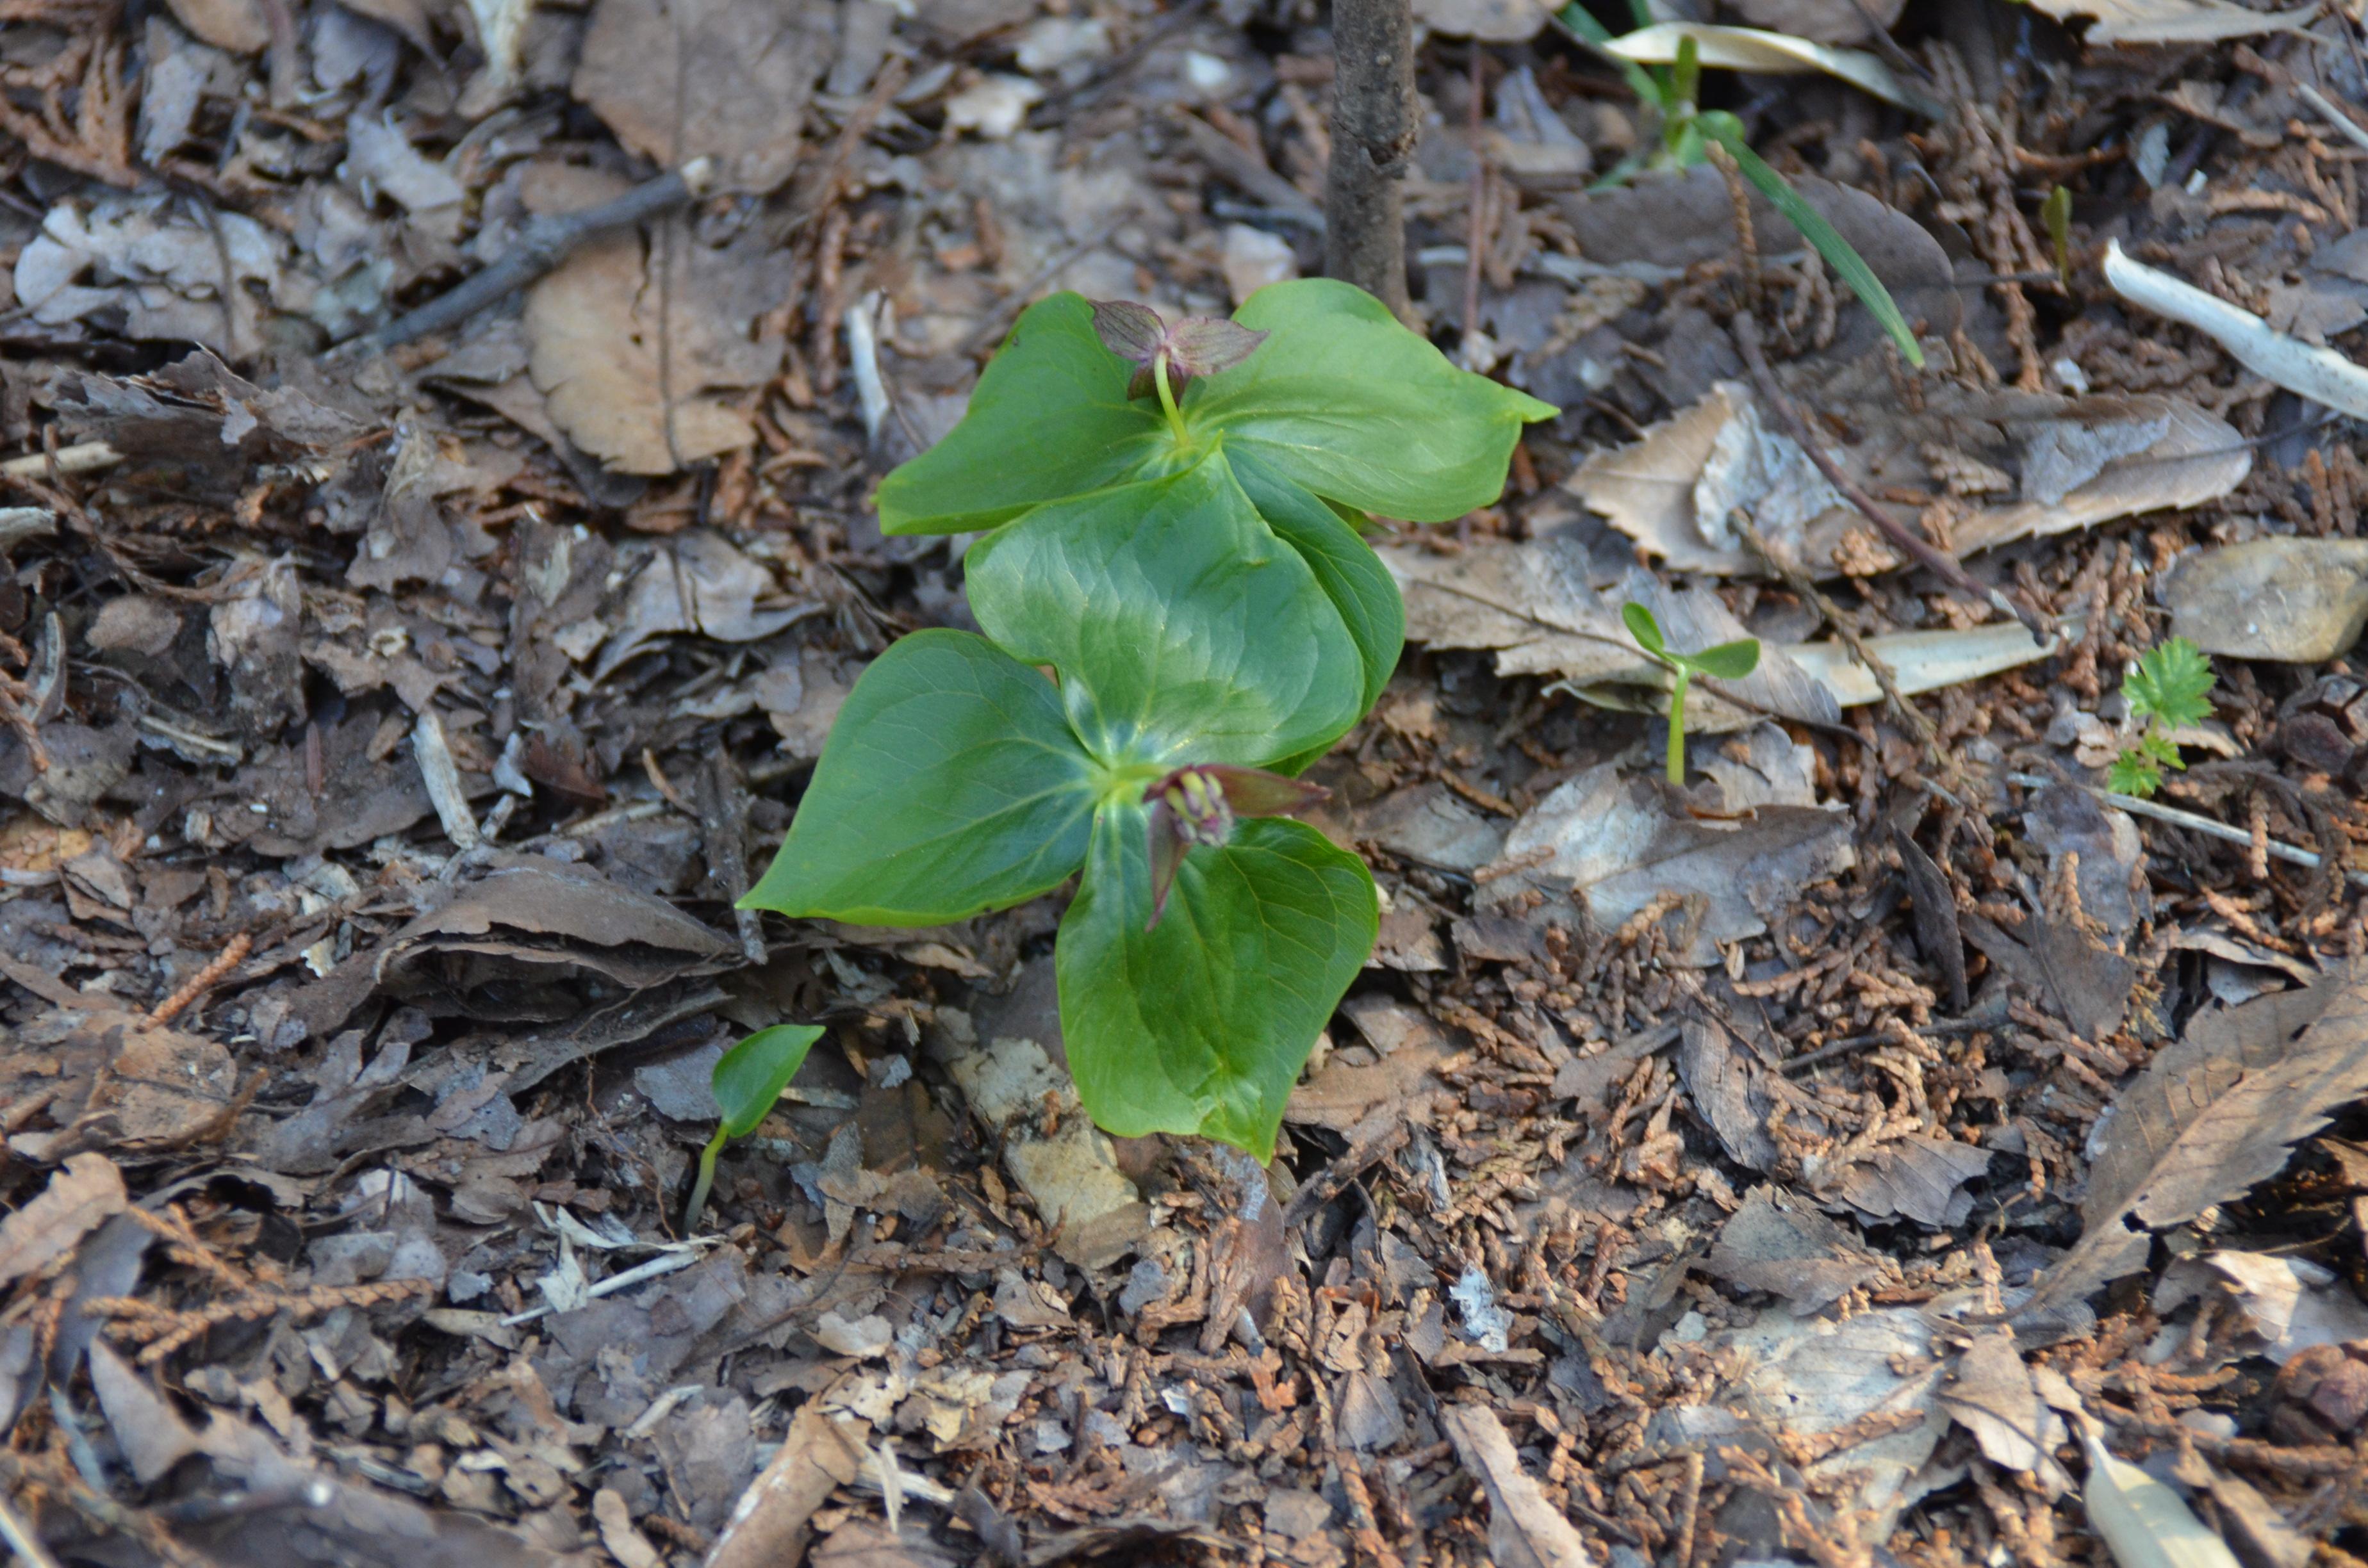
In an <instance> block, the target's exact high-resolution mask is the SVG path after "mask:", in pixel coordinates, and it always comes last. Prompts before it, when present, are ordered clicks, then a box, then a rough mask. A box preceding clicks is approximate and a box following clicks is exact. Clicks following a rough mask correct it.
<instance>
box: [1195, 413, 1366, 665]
mask: <svg viewBox="0 0 2368 1568" xmlns="http://www.w3.org/2000/svg"><path fill="white" fill-rule="evenodd" d="M1226 457H1227V458H1228V460H1230V461H1231V462H1232V464H1233V469H1234V477H1235V478H1236V479H1238V480H1240V481H1241V484H1242V491H1243V493H1244V494H1247V495H1248V496H1249V498H1250V503H1251V505H1253V506H1256V507H1258V515H1259V516H1260V517H1264V518H1265V519H1266V521H1267V526H1268V527H1269V528H1272V529H1273V530H1274V532H1275V537H1277V538H1278V539H1280V540H1282V541H1283V542H1284V543H1285V544H1288V545H1290V546H1291V547H1292V549H1293V550H1296V551H1299V553H1300V556H1301V558H1302V559H1303V560H1304V561H1305V562H1307V566H1308V570H1309V571H1311V572H1314V573H1315V582H1316V585H1318V586H1319V587H1321V588H1322V589H1323V590H1324V592H1325V595H1326V597H1328V598H1330V599H1331V601H1332V608H1335V609H1337V610H1338V611H1339V612H1340V619H1341V620H1342V621H1343V622H1344V623H1346V624H1347V626H1348V628H1349V636H1350V637H1351V638H1353V639H1355V640H1356V643H1357V656H1358V658H1359V660H1360V662H1361V663H1362V664H1363V665H1364V685H1365V699H1364V704H1363V706H1364V707H1365V708H1371V707H1372V705H1373V704H1374V703H1376V702H1378V701H1380V700H1381V697H1382V688H1383V687H1385V686H1387V685H1389V683H1390V676H1391V675H1392V674H1394V673H1395V671H1396V669H1397V667H1398V654H1399V653H1401V652H1403V651H1404V650H1405V648H1406V601H1405V600H1404V599H1402V598H1400V597H1398V585H1397V583H1396V581H1395V579H1393V578H1392V577H1391V576H1390V569H1389V568H1388V567H1386V566H1384V565H1383V564H1382V558H1381V557H1380V556H1378V555H1376V554H1374V553H1373V547H1372V545H1370V544H1367V543H1366V542H1365V541H1364V540H1361V539H1359V538H1358V537H1357V530H1356V529H1354V528H1350V527H1349V524H1348V522H1347V521H1346V520H1345V519H1343V518H1342V517H1341V516H1340V514H1339V513H1338V512H1336V511H1334V510H1333V509H1332V507H1331V506H1328V505H1326V503H1324V502H1322V501H1319V500H1317V499H1316V498H1315V496H1314V495H1311V494H1308V493H1307V492H1306V491H1304V490H1303V489H1301V488H1300V487H1299V486H1298V485H1296V484H1293V483H1291V481H1289V480H1287V479H1283V478H1281V477H1280V476H1279V475H1277V474H1276V473H1274V472H1272V471H1271V470H1269V468H1268V467H1267V466H1266V464H1264V463H1263V462H1260V461H1259V460H1257V459H1256V458H1251V457H1245V456H1243V455H1242V454H1240V453H1238V452H1231V451H1229V452H1227V453H1226Z"/></svg>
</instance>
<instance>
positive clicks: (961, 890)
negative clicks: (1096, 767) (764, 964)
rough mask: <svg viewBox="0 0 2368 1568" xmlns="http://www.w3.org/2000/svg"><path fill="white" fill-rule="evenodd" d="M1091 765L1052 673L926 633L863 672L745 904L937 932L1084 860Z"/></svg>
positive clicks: (1057, 880)
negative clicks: (768, 865) (778, 845)
mask: <svg viewBox="0 0 2368 1568" xmlns="http://www.w3.org/2000/svg"><path fill="white" fill-rule="evenodd" d="M1092 775H1093V764H1092V761H1091V759H1090V758H1088V757H1087V755H1086V752H1085V749H1084V748H1083V747H1082V746H1080V745H1079V744H1077V739H1076V735H1075V734H1074V733H1071V731H1070V728H1069V724H1068V721H1067V720H1066V719H1065V718H1064V716H1063V714H1062V710H1061V697H1060V694H1059V693H1058V692H1056V691H1055V690H1054V689H1053V684H1052V682H1050V681H1048V680H1046V679H1045V678H1044V677H1043V676H1042V675H1041V674H1040V673H1038V672H1037V671H1035V670H1032V669H1030V668H1029V667H1028V666H1027V665H1024V664H1021V663H1020V662H1019V660H1017V659H1015V658H1013V657H1012V656H1011V655H1010V654H1008V653H1004V652H1003V651H1001V650H1000V649H998V648H996V647H995V646H994V645H993V644H992V643H990V642H987V641H986V640H985V638H983V637H978V636H974V635H973V634H972V633H969V632H966V631H916V632H915V633H913V634H912V635H911V636H909V637H906V638H905V639H904V640H903V641H901V642H897V643H895V644H894V646H892V647H891V648H890V649H889V650H888V651H887V652H886V653H882V655H881V656H880V657H879V659H877V660H876V661H874V663H873V664H872V665H871V668H870V669H868V670H865V671H864V672H863V676H862V678H861V679H860V680H859V681H857V682H856V683H855V689H854V691H852V692H851V693H849V694H848V699H847V705H846V706H845V707H844V708H842V709H840V710H839V714H838V721H837V723H836V724H834V725H833V726H832V727H831V732H830V741H829V744H827V745H825V747H824V748H823V754H822V760H821V762H819V763H818V764H816V765H815V767H814V781H813V782H812V783H811V784H809V785H808V786H807V788H806V793H805V799H804V800H803V801H800V802H799V804H798V813H797V816H796V818H795V820H794V821H792V822H791V825H790V836H789V838H788V839H787V840H786V841H785V842H784V843H783V844H782V845H781V848H780V854H778V855H776V856H775V857H774V858H773V864H772V868H771V869H769V870H768V871H767V872H766V873H765V876H764V880H763V881H759V882H758V883H757V886H756V888H755V889H754V890H753V891H752V892H750V893H749V894H748V896H747V897H746V898H745V899H743V900H742V901H741V903H742V905H743V907H746V908H752V909H771V910H777V911H779V912H780V913H781V914H783V915H808V916H824V917H827V918H830V919H834V920H847V921H852V922H855V923H858V924H861V925H869V926H938V925H943V924H945V923H946V922H948V921H952V920H962V919H966V918H968V917H969V916H971V915H975V914H977V913H978V912H979V911H981V910H984V909H1000V908H1004V907H1006V906H1008V905H1010V904H1015V903H1022V902H1024V901H1025V900H1028V899H1030V898H1033V897H1035V896H1036V895H1037V894H1039V893H1042V892H1051V891H1052V890H1053V888H1055V887H1058V886H1059V885H1060V884H1061V883H1062V882H1063V881H1065V880H1066V879H1067V878H1068V876H1069V875H1070V873H1071V872H1073V871H1075V870H1076V869H1077V866H1078V864H1079V862H1081V861H1082V860H1084V858H1085V855H1086V843H1087V835H1088V833H1089V825H1088V824H1089V823H1090V820H1091V816H1092V812H1093V805H1094V794H1093V783H1092Z"/></svg>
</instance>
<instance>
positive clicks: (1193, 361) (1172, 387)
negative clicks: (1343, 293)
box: [1094, 300, 1266, 398]
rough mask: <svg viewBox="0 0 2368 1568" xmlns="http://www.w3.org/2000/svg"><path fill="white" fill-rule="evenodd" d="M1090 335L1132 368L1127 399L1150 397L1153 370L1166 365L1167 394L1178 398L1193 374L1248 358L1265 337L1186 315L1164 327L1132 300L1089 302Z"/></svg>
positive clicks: (1215, 320)
mask: <svg viewBox="0 0 2368 1568" xmlns="http://www.w3.org/2000/svg"><path fill="white" fill-rule="evenodd" d="M1094 334H1095V335H1096V336H1098V337H1099V338H1100V339H1101V340H1102V347H1105V348H1107V349H1109V350H1110V352H1111V353H1113V354H1115V355H1117V356H1118V357H1119V358H1121V359H1124V360H1126V361H1127V362H1128V363H1129V364H1131V365H1133V367H1134V379H1133V381H1129V382H1128V383H1127V387H1126V395H1127V396H1128V397H1130V398H1137V397H1149V396H1150V395H1151V394H1152V392H1154V391H1155V390H1156V384H1157V383H1156V379H1155V377H1154V376H1153V373H1152V367H1153V366H1154V365H1156V363H1158V361H1159V360H1160V359H1161V358H1166V359H1167V395H1168V396H1170V397H1179V398H1180V397H1182V396H1183V395H1184V388H1185V385H1186V383H1188V382H1190V381H1191V379H1192V378H1193V377H1195V376H1213V375H1215V374H1216V373H1217V372H1218V371H1220V370H1230V369H1233V368H1234V367H1235V366H1236V365H1238V364H1240V363H1241V362H1242V361H1243V360H1245V359H1247V358H1249V357H1250V354H1251V353H1252V351H1254V350H1255V349H1256V348H1257V347H1258V345H1259V344H1261V343H1264V342H1265V341H1266V334H1265V333H1263V332H1253V331H1251V330H1250V329H1249V328H1248V327H1246V326H1243V325H1242V324H1239V323H1238V322H1230V321H1226V320H1225V319H1224V318H1223V317H1222V316H1186V317H1184V318H1183V319H1182V320H1181V321H1178V322H1177V323H1175V324H1172V325H1171V324H1168V323H1167V322H1165V321H1162V320H1161V319H1160V316H1159V312H1157V311H1155V310H1153V309H1152V308H1151V307H1150V306H1149V305H1138V304H1136V303H1135V302H1134V301H1132V300H1097V301H1094Z"/></svg>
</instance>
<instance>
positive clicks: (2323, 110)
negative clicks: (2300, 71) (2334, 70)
mask: <svg viewBox="0 0 2368 1568" xmlns="http://www.w3.org/2000/svg"><path fill="white" fill-rule="evenodd" d="M2294 92H2295V94H2296V95H2297V96H2299V97H2301V99H2302V100H2303V102H2305V103H2306V104H2308V105H2309V106H2310V107H2311V108H2315V109H2317V111H2318V112H2319V113H2320V114H2321V115H2323V116H2324V117H2325V118H2326V119H2327V123H2328V124H2329V125H2331V126H2333V127H2335V129H2336V130H2337V131H2340V132H2342V134H2343V136H2344V138H2345V140H2347V141H2349V142H2351V144H2352V145H2353V146H2355V147H2362V148H2368V130H2362V129H2361V125H2360V122H2359V121H2358V120H2356V119H2352V118H2351V116H2350V115H2348V114H2346V113H2344V112H2343V111H2342V110H2341V109H2340V108H2337V107H2336V106H2335V104H2334V103H2333V102H2332V101H2330V100H2329V99H2328V96H2327V95H2326V94H2325V93H2322V92H2320V91H2319V90H2318V89H2317V87H2314V86H2312V85H2310V84H2309V83H2308V82H2296V83H2294Z"/></svg>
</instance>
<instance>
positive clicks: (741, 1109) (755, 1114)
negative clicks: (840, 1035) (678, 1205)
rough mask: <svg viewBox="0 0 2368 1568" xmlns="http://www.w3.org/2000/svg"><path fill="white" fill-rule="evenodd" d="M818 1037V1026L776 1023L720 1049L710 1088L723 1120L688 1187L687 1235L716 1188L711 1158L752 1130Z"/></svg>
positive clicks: (802, 1064)
mask: <svg viewBox="0 0 2368 1568" xmlns="http://www.w3.org/2000/svg"><path fill="white" fill-rule="evenodd" d="M821 1038H822V1026H820V1025H819V1024H775V1025H774V1026H773V1027H772V1028H768V1029H758V1030H757V1032H756V1033H755V1034H752V1035H750V1036H749V1037H748V1038H747V1039H746V1040H742V1041H741V1042H740V1043H739V1044H737V1045H735V1046H734V1047H733V1048H732V1049H731V1050H729V1051H725V1052H724V1053H723V1061H721V1062H717V1063H716V1064H715V1074H714V1076H713V1078H712V1079H711V1080H710V1086H711V1087H712V1089H713V1091H714V1094H715V1108H716V1109H717V1111H719V1112H720V1113H721V1114H722V1118H723V1119H722V1121H721V1122H720V1124H719V1125H718V1126H717V1127H716V1129H715V1136H714V1137H712V1138H711V1139H709V1140H708V1141H707V1147H706V1148H704V1149H702V1150H700V1153H699V1181H698V1183H697V1185H695V1186H694V1187H691V1189H690V1208H689V1210H688V1211H687V1212H686V1213H685V1214H684V1215H683V1219H682V1228H683V1229H684V1230H685V1231H686V1232H688V1231H690V1230H692V1229H694V1228H696V1227H697V1226H698V1224H699V1216H700V1211H701V1210H704V1209H705V1208H706V1207H707V1195H708V1192H709V1191H710V1189H712V1187H714V1186H715V1156H716V1155H718V1154H720V1153H723V1145H725V1144H726V1143H729V1142H732V1141H733V1140H734V1138H746V1136H748V1134H750V1133H751V1132H754V1131H757V1125H758V1124H759V1123H760V1122H762V1121H763V1120H764V1119H765V1113H766V1112H767V1111H768V1110H770V1109H772V1108H773V1102H774V1101H776V1100H778V1099H780V1097H781V1091H782V1090H783V1089H786V1088H788V1087H789V1086H790V1080H791V1078H794V1077H796V1076H797V1074H798V1069H799V1068H800V1067H803V1066H804V1065H805V1060H806V1052H807V1051H812V1050H813V1049H814V1041H816V1040H820V1039H821Z"/></svg>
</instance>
